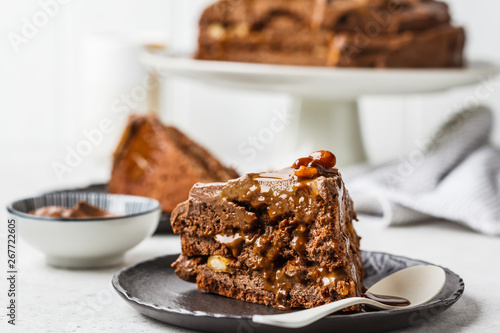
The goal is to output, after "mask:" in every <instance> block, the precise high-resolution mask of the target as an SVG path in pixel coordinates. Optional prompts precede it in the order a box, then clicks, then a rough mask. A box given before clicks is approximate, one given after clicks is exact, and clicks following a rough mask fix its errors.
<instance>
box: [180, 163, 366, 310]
mask: <svg viewBox="0 0 500 333" xmlns="http://www.w3.org/2000/svg"><path fill="white" fill-rule="evenodd" d="M314 170H316V169H314ZM306 173H307V172H306ZM355 216H356V215H355V213H354V211H353V208H352V201H351V199H350V197H349V194H348V193H347V191H346V190H345V188H344V184H343V182H342V179H341V177H340V174H338V171H336V170H335V171H329V172H327V173H326V174H325V175H322V176H317V177H313V178H307V179H298V178H297V177H296V176H295V175H294V169H291V168H287V169H283V170H281V171H280V172H277V173H261V174H249V175H246V176H243V177H241V178H238V179H234V180H230V181H228V182H227V183H225V184H223V183H218V184H197V185H195V186H194V187H193V189H192V190H191V192H190V196H189V200H188V201H186V202H184V203H182V204H180V205H179V206H177V208H176V209H175V210H174V212H173V214H172V218H171V222H172V228H173V230H174V232H176V233H179V234H180V236H181V245H182V255H181V257H179V260H178V261H177V262H176V263H175V267H176V273H177V274H178V275H179V276H180V277H182V278H184V279H186V280H190V281H193V280H194V279H196V281H197V283H198V287H199V288H200V289H202V290H205V291H209V292H214V293H220V294H222V295H225V296H229V297H235V298H238V299H242V300H251V301H254V302H260V303H265V304H272V305H274V306H277V307H282V308H288V307H300V306H301V307H312V306H316V305H319V304H324V303H327V302H331V301H334V300H337V299H341V298H344V297H351V296H359V295H360V294H361V288H362V285H361V279H362V273H363V268H362V263H361V254H360V250H359V237H358V236H357V235H356V233H355V231H354V229H353V226H352V220H353V219H355ZM214 263H215V264H214ZM209 273H210V274H209ZM215 273H216V274H215ZM249 276H250V277H252V279H254V280H255V281H260V282H259V286H256V287H255V288H256V290H253V289H251V290H250V291H249V290H245V289H244V288H243V287H239V285H238V283H239V282H238V281H241V280H242V279H244V277H249ZM256 276H257V277H259V279H260V280H259V279H257V278H256ZM231 288H233V289H231ZM234 288H236V289H234ZM252 288H253V287H252ZM257 289H258V290H257ZM260 289H264V290H260ZM306 290H308V292H310V293H311V295H310V297H309V298H308V296H307V295H306V294H307V292H306ZM313 290H314V292H312V291H313ZM264 291H266V292H264ZM299 291H300V292H299ZM295 293H297V294H295ZM249 295H250V296H249ZM259 295H260V296H259ZM262 295H267V296H262ZM318 295H321V297H319V296H318ZM262 297H264V298H262ZM318 297H319V298H318Z"/></svg>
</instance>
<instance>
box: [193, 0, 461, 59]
mask: <svg viewBox="0 0 500 333" xmlns="http://www.w3.org/2000/svg"><path fill="white" fill-rule="evenodd" d="M450 22H451V18H450V14H449V10H448V6H447V5H446V4H445V3H443V2H439V1H434V0H222V1H218V2H216V3H215V4H213V5H211V6H210V7H208V8H207V9H206V10H205V11H204V12H203V14H202V16H201V19H200V34H199V40H198V51H197V53H196V55H195V58H197V59H204V60H226V61H241V62H255V63H271V64H290V65H310V66H338V67H379V68H382V67H458V66H462V65H463V63H464V59H463V48H464V43H465V32H464V29H463V28H461V27H456V26H453V25H452V24H451V23H450Z"/></svg>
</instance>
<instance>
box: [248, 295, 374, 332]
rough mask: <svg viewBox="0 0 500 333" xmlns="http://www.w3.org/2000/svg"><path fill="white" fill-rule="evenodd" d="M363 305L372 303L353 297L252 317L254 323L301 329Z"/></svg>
mask: <svg viewBox="0 0 500 333" xmlns="http://www.w3.org/2000/svg"><path fill="white" fill-rule="evenodd" d="M361 303H371V302H370V300H368V299H366V298H363V297H351V298H346V299H343V300H340V301H336V302H332V303H328V304H325V305H321V306H318V307H315V308H312V309H307V310H300V311H294V312H289V313H284V314H277V315H254V316H253V317H252V321H254V322H256V323H260V324H266V325H273V326H279V327H287V328H300V327H304V326H307V325H309V324H312V323H314V322H315V321H317V320H318V319H321V318H323V317H325V316H327V315H329V314H331V313H334V312H336V311H339V310H342V309H344V308H346V307H348V306H352V305H356V304H361ZM375 303H378V302H375Z"/></svg>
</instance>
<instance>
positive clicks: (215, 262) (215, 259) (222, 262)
mask: <svg viewBox="0 0 500 333" xmlns="http://www.w3.org/2000/svg"><path fill="white" fill-rule="evenodd" d="M230 261H231V259H228V258H226V257H223V256H210V257H209V258H208V261H207V264H208V267H210V268H211V269H213V270H214V271H216V272H227V270H228V267H227V264H228V263H229V262H230Z"/></svg>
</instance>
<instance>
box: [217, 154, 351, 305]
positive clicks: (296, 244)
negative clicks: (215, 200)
mask: <svg viewBox="0 0 500 333" xmlns="http://www.w3.org/2000/svg"><path fill="white" fill-rule="evenodd" d="M335 164H336V159H335V155H333V154H332V153H330V152H326V151H318V152H314V153H313V154H311V155H310V156H309V157H306V158H301V159H299V160H297V161H296V162H295V163H294V165H293V167H292V168H285V169H282V170H279V171H276V172H267V173H259V174H249V175H247V176H246V177H243V178H240V179H238V180H234V181H233V182H234V184H233V183H231V182H230V184H229V186H226V187H224V188H223V189H222V191H221V194H220V195H221V196H222V198H223V199H224V200H227V201H229V202H232V203H234V204H236V205H237V206H241V207H243V208H244V211H245V212H249V213H251V214H253V216H255V218H254V219H252V222H251V223H250V224H249V223H243V224H241V225H238V224H234V223H233V224H231V225H230V226H229V225H227V226H226V227H225V228H224V230H223V231H219V233H218V234H216V235H211V236H212V237H214V239H215V241H217V242H218V243H220V244H222V245H224V246H226V247H228V248H229V249H230V250H231V253H232V255H233V256H234V257H235V258H237V257H238V256H239V255H240V253H241V250H242V249H243V246H244V245H245V244H249V245H252V247H251V251H252V252H253V254H255V260H253V261H252V263H251V265H252V267H251V268H252V269H254V270H256V271H259V272H260V273H261V274H262V277H263V278H264V281H265V285H264V288H265V289H266V290H268V291H271V292H273V293H274V295H275V297H276V299H277V301H278V303H279V304H280V305H279V306H278V308H280V309H286V308H287V307H288V306H289V303H288V297H289V293H290V292H291V290H292V289H293V286H294V284H307V283H309V282H311V281H312V282H314V283H317V284H320V285H322V286H323V287H324V288H325V293H327V294H328V293H329V294H340V295H348V293H349V290H350V287H351V284H350V283H351V282H350V278H349V277H348V274H346V271H349V270H351V269H352V267H350V266H347V267H338V268H333V269H332V268H331V267H330V268H327V267H322V266H320V264H319V263H318V262H315V261H313V260H312V259H311V255H310V254H308V252H307V247H308V242H309V240H310V229H311V228H310V227H311V225H312V224H314V223H322V222H318V221H317V216H318V214H320V210H321V209H323V208H322V207H324V204H323V202H324V200H325V199H326V198H327V197H328V196H330V195H331V193H332V192H330V191H333V193H336V196H337V200H339V204H340V205H339V207H342V196H343V191H344V189H343V184H342V182H341V181H340V178H338V180H339V181H334V182H329V184H331V185H330V186H334V187H335V189H333V188H330V189H326V188H323V187H322V186H325V183H324V182H318V181H317V177H320V176H325V177H339V174H338V171H337V169H334V168H333V167H334V166H335ZM301 168H302V169H301ZM300 170H305V172H307V173H311V174H312V173H314V175H311V176H310V177H301V176H300V175H297V171H300ZM341 210H342V209H340V210H339V212H337V213H336V212H335V211H332V212H331V214H332V215H333V214H339V217H340V218H341V215H342V212H341ZM323 228H325V229H328V228H332V225H330V224H325V225H323ZM340 237H342V239H340V240H336V239H329V240H328V241H325V242H326V243H327V244H329V245H328V248H329V249H331V250H332V251H340V252H346V251H349V250H346V249H344V247H343V246H342V247H340V246H338V243H343V242H345V238H347V240H348V237H347V235H344V234H341V236H340ZM346 247H349V245H348V244H347V245H346Z"/></svg>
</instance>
